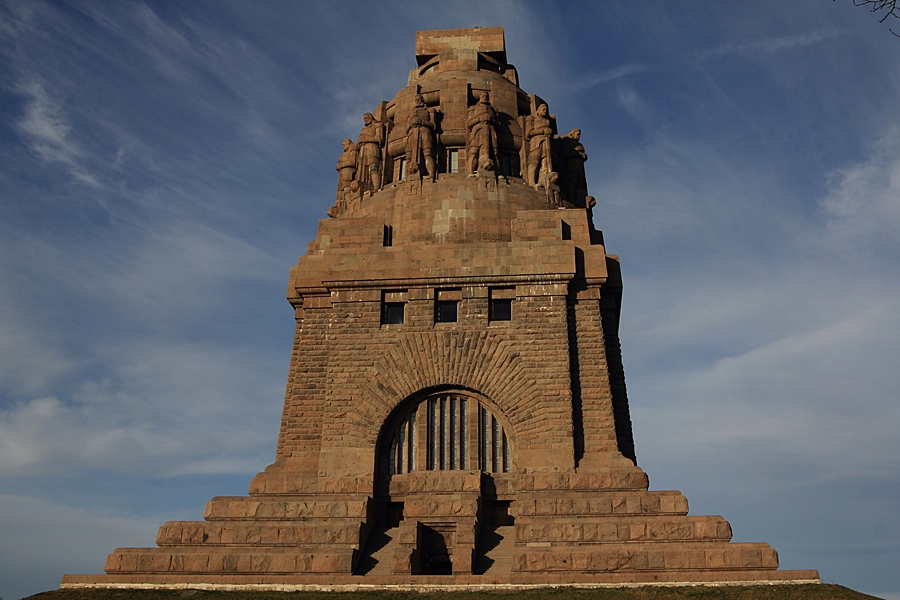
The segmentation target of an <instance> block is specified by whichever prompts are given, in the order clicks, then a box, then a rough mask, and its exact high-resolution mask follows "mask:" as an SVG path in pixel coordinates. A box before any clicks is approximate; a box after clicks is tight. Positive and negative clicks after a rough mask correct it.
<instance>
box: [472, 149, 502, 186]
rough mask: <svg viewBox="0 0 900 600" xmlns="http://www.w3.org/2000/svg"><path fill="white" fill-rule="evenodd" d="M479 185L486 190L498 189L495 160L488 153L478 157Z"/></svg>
mask: <svg viewBox="0 0 900 600" xmlns="http://www.w3.org/2000/svg"><path fill="white" fill-rule="evenodd" d="M476 177H477V178H478V187H479V188H480V189H481V190H482V191H484V192H496V191H497V173H496V172H495V171H494V161H492V160H491V159H490V158H489V157H488V156H487V155H486V154H482V155H481V158H479V159H478V174H477V175H476Z"/></svg>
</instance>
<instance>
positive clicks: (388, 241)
mask: <svg viewBox="0 0 900 600" xmlns="http://www.w3.org/2000/svg"><path fill="white" fill-rule="evenodd" d="M383 245H384V246H385V247H387V246H393V245H394V228H393V227H391V226H390V225H385V226H384V239H383Z"/></svg>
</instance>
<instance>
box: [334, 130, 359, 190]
mask: <svg viewBox="0 0 900 600" xmlns="http://www.w3.org/2000/svg"><path fill="white" fill-rule="evenodd" d="M341 144H342V145H343V147H344V151H343V152H341V157H340V158H338V163H337V166H336V167H335V169H337V172H338V173H339V174H340V175H339V176H338V192H343V191H344V190H345V189H346V188H348V187H350V182H352V181H353V180H354V179H356V167H357V164H358V163H359V148H357V147H356V144H354V143H353V142H352V141H350V140H344V141H343V142H341Z"/></svg>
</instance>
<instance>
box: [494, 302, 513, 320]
mask: <svg viewBox="0 0 900 600" xmlns="http://www.w3.org/2000/svg"><path fill="white" fill-rule="evenodd" d="M488 318H489V319H490V320H491V321H512V298H492V299H491V314H490V315H489V316H488Z"/></svg>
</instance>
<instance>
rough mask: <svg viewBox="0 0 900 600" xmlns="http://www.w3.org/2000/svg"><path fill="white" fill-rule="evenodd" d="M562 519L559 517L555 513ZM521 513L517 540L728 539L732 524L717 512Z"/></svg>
mask: <svg viewBox="0 0 900 600" xmlns="http://www.w3.org/2000/svg"><path fill="white" fill-rule="evenodd" d="M556 518H557V519H559V517H556ZM553 519H554V518H553V517H520V518H519V519H518V522H517V523H516V543H518V544H528V543H536V542H550V543H571V544H574V543H594V544H600V543H615V542H623V541H675V540H679V541H708V540H716V541H725V542H727V541H729V540H730V539H731V535H732V534H731V525H729V524H728V521H726V520H725V519H723V518H722V517H718V516H697V517H693V516H691V517H683V516H672V515H640V516H637V515H635V516H632V515H627V516H621V515H609V516H600V517H597V516H593V517H582V518H580V519H578V520H577V521H574V522H573V521H572V520H571V519H569V518H567V519H565V520H564V521H563V520H559V521H554V520H553Z"/></svg>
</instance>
